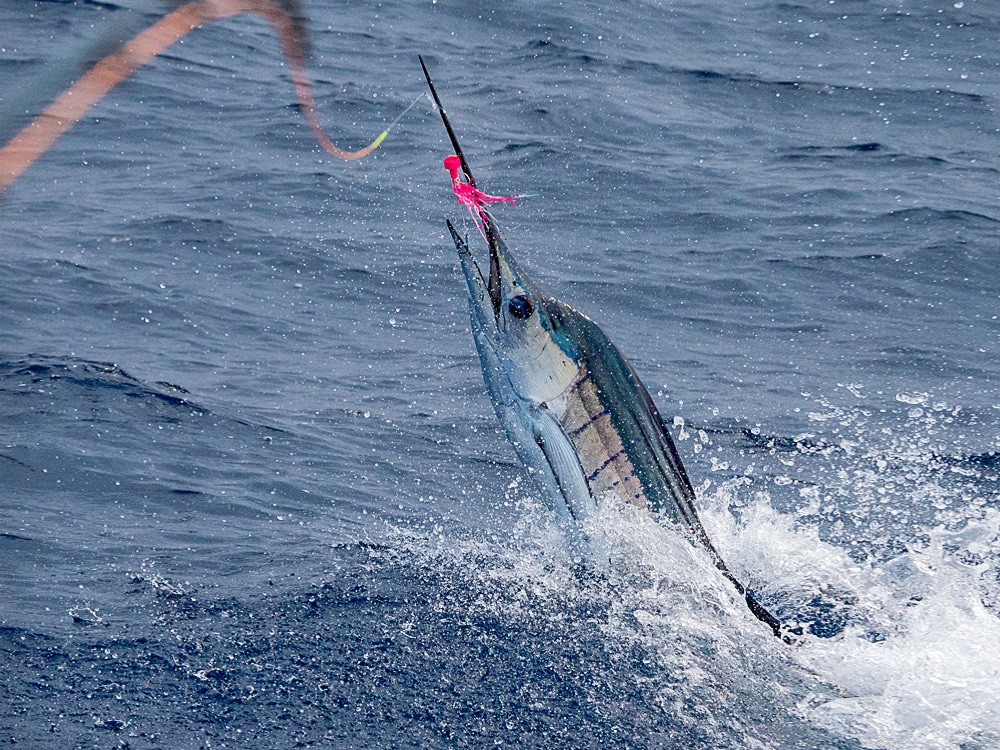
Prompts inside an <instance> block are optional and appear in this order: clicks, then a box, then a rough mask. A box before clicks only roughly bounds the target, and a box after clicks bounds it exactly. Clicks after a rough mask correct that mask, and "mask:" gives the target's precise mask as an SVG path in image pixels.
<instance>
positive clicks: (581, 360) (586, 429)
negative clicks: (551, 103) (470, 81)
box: [421, 60, 786, 637]
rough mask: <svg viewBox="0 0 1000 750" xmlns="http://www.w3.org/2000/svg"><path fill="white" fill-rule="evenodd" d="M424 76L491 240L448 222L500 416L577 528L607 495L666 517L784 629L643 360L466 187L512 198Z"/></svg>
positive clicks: (476, 215) (764, 617) (558, 508)
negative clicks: (699, 477) (730, 540)
mask: <svg viewBox="0 0 1000 750" xmlns="http://www.w3.org/2000/svg"><path fill="white" fill-rule="evenodd" d="M421 64H422V65H423V60H421ZM424 73H425V74H427V69H426V66H425V67H424ZM427 82H428V84H429V85H430V88H431V93H432V96H433V98H434V100H435V103H436V104H437V106H438V109H439V110H440V112H441V116H442V119H443V120H444V123H445V127H446V129H447V131H448V134H449V136H450V138H451V141H452V145H453V146H454V147H455V151H456V153H457V158H458V159H459V160H460V162H461V167H462V170H463V171H464V173H465V176H466V179H467V182H465V183H461V184H459V183H458V180H459V179H460V178H459V177H458V176H457V166H456V165H455V164H454V162H452V166H451V167H449V169H450V170H451V171H452V180H453V182H454V183H455V187H456V189H455V192H456V195H457V196H458V197H459V200H460V201H461V202H463V203H464V204H465V205H466V206H468V207H469V208H470V212H471V213H472V215H473V219H474V220H475V221H476V223H477V227H478V228H479V230H480V233H481V234H482V236H483V238H484V239H485V240H486V244H487V246H488V250H489V273H488V276H484V275H483V273H482V270H481V269H480V267H479V265H478V263H477V262H476V260H475V257H474V256H473V253H472V251H471V249H470V248H469V245H468V242H467V240H466V239H464V238H463V237H462V236H461V235H460V234H459V232H458V231H457V230H456V229H455V227H454V225H453V224H452V223H451V222H450V221H448V229H449V231H450V232H451V236H452V239H453V240H454V242H455V247H456V249H457V250H458V256H459V260H460V262H461V265H462V271H463V273H464V275H465V280H466V284H467V287H468V292H469V312H470V320H471V328H472V333H473V337H474V339H475V343H476V348H477V350H478V352H479V359H480V364H481V365H482V371H483V380H484V382H485V384H486V389H487V391H488V392H489V395H490V398H491V400H492V402H493V406H494V409H495V411H496V413H497V417H498V418H499V419H500V422H501V423H502V424H503V426H504V428H505V429H506V431H507V435H508V437H509V438H510V440H511V442H512V443H513V445H514V449H515V451H516V452H517V454H518V456H519V458H520V459H521V461H522V462H523V463H524V464H525V465H526V466H527V467H529V468H530V469H531V471H530V474H531V476H532V477H533V478H534V480H535V482H536V484H537V485H538V487H539V489H540V490H541V492H542V494H543V496H544V497H545V499H546V500H547V502H548V504H549V505H550V506H551V507H552V509H553V510H554V511H555V513H556V515H557V516H558V517H559V519H560V521H561V522H562V523H563V524H564V525H565V526H567V527H570V528H574V527H579V525H580V522H582V521H584V520H585V519H586V518H587V517H588V516H589V515H591V514H592V513H593V512H594V511H595V510H596V509H597V503H598V502H599V501H606V500H612V501H620V502H623V503H628V504H631V505H635V506H638V507H640V508H644V509H646V510H648V511H650V512H651V513H654V514H657V515H658V516H660V517H662V518H664V519H666V520H667V521H669V522H670V523H672V524H673V525H674V526H675V527H676V528H678V529H679V530H680V531H681V532H682V533H684V534H685V535H686V536H687V537H688V538H689V539H690V540H691V541H692V542H693V543H695V544H697V545H699V546H701V547H702V548H704V549H705V550H706V551H707V552H708V554H709V555H710V556H711V558H712V561H713V562H714V564H715V566H716V567H717V568H718V569H719V570H720V571H721V572H722V573H723V575H725V576H726V577H727V578H728V579H729V580H730V581H732V583H733V584H734V585H735V586H736V588H737V589H738V590H739V592H740V593H741V594H743V595H744V596H745V598H746V602H747V605H748V606H749V608H750V610H751V611H752V612H753V613H754V615H756V616H757V617H758V618H759V619H760V620H761V621H763V622H764V623H766V624H767V625H769V626H770V627H771V629H772V630H773V632H774V633H775V635H779V636H783V637H786V634H784V633H783V631H782V629H781V623H780V622H779V621H778V620H777V618H775V617H774V616H773V615H772V614H771V613H770V612H768V611H767V610H766V609H765V608H764V607H763V606H762V605H761V604H760V603H759V602H758V601H757V600H756V598H755V597H754V596H753V594H752V593H751V592H749V591H748V590H747V589H746V587H745V586H743V584H742V583H740V582H739V581H738V580H737V579H736V577H735V576H734V575H733V574H732V573H731V572H730V571H729V569H728V567H727V566H726V564H725V562H724V561H723V560H722V557H721V556H720V555H719V553H718V552H717V551H716V549H715V547H714V546H713V545H712V543H711V540H710V539H709V537H708V534H706V532H705V529H704V527H703V526H702V523H701V521H700V520H699V518H698V513H697V511H696V509H695V493H694V489H693V487H692V485H691V481H690V480H689V479H688V476H687V472H686V471H685V470H684V466H683V464H682V463H681V459H680V456H679V454H678V452H677V449H676V447H675V445H674V442H673V439H672V438H671V437H670V433H669V431H668V429H667V427H666V425H665V424H664V422H663V419H662V418H661V417H660V414H659V412H658V411H657V408H656V406H655V404H654V403H653V400H652V398H650V396H649V392H648V391H647V390H646V388H645V386H644V385H643V384H642V381H641V380H640V379H639V376H638V375H637V374H636V372H635V369H634V368H633V367H632V365H631V364H629V362H628V360H627V359H626V358H625V357H624V355H623V354H622V353H621V351H620V350H619V349H618V347H617V346H615V344H614V343H613V342H612V341H611V340H610V339H609V338H608V337H607V336H606V335H605V333H604V332H603V331H602V330H601V328H600V327H599V326H598V325H597V324H596V323H595V322H594V321H593V320H591V319H590V318H588V317H587V316H586V315H584V314H583V313H581V312H579V311H577V310H575V309H574V308H572V307H570V306H569V305H567V304H566V303H564V302H562V301H560V300H559V299H557V298H556V297H554V296H552V295H550V294H548V293H546V292H545V291H544V290H542V289H541V288H540V287H539V286H538V285H537V284H535V283H534V282H533V281H532V280H531V279H530V278H529V277H528V275H527V274H526V273H525V272H524V271H523V270H522V269H521V268H520V266H519V265H518V263H517V261H516V260H515V259H514V257H513V255H512V254H511V252H510V251H509V250H508V248H507V245H506V243H505V242H504V241H503V239H502V238H501V236H500V231H499V229H498V227H497V226H496V223H495V221H494V220H493V218H492V216H491V215H490V213H489V212H488V211H487V210H486V209H485V207H484V205H483V202H482V201H479V202H477V200H476V199H475V198H471V199H470V198H467V197H465V196H469V195H472V196H475V195H479V196H483V198H485V199H489V200H509V199H499V198H497V197H496V196H486V195H485V194H484V193H481V192H479V191H478V189H476V187H475V180H474V178H473V177H472V172H471V170H470V169H469V167H468V163H467V162H466V160H465V156H464V155H463V154H462V150H461V147H460V146H459V144H458V140H457V138H456V136H455V134H454V131H453V129H452V127H451V123H450V122H449V120H448V117H447V114H446V113H445V111H444V109H443V108H442V107H441V103H440V99H439V98H438V95H437V92H436V91H435V90H434V85H433V83H431V80H430V76H429V74H427ZM454 158H455V157H449V159H454ZM448 163H449V162H448V160H446V165H448ZM459 188H461V189H459Z"/></svg>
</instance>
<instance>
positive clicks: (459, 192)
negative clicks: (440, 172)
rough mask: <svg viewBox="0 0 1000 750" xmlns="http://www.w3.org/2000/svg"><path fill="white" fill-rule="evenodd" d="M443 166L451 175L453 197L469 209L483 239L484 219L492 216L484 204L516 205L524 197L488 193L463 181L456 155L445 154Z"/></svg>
mask: <svg viewBox="0 0 1000 750" xmlns="http://www.w3.org/2000/svg"><path fill="white" fill-rule="evenodd" d="M444 168H445V169H447V170H448V174H450V175H451V189H452V190H454V191H455V197H456V198H458V202H459V203H461V204H462V205H463V206H465V207H466V208H467V209H469V215H470V216H471V217H472V220H473V221H474V222H475V223H476V229H478V230H479V233H480V234H481V235H483V239H486V232H485V230H484V226H485V224H486V221H487V220H488V219H491V218H492V217H491V216H490V213H489V212H488V211H487V210H486V207H485V205H484V204H486V203H509V204H510V205H512V206H516V205H517V202H516V201H517V200H518V199H520V198H523V197H524V196H523V195H489V194H488V193H484V192H483V191H482V190H480V189H479V188H477V187H476V186H475V185H473V184H472V183H470V182H466V181H464V180H463V179H462V178H461V176H460V172H461V169H462V160H461V159H459V158H458V157H457V156H454V155H452V156H446V157H445V160H444ZM487 241H488V240H487Z"/></svg>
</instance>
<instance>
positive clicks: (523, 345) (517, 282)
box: [448, 222, 580, 405]
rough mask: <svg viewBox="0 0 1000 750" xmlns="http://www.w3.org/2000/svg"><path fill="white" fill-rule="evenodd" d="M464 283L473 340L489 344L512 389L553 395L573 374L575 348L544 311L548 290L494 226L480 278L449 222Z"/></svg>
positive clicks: (537, 397)
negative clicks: (530, 274)
mask: <svg viewBox="0 0 1000 750" xmlns="http://www.w3.org/2000/svg"><path fill="white" fill-rule="evenodd" d="M448 228H449V229H450V230H451V235H452V239H453V240H454V241H455V247H456V248H457V249H458V256H459V259H460V261H461V263H462V271H463V273H464V274H465V279H466V283H467V284H468V288H469V309H470V313H471V317H472V324H473V329H474V333H475V334H476V343H477V346H480V347H482V346H488V347H490V349H491V354H492V356H491V357H490V358H489V359H490V361H492V362H495V363H496V364H495V365H494V366H495V367H498V368H500V369H501V370H502V372H500V373H497V374H498V375H501V376H503V377H504V379H505V380H506V381H507V382H509V384H510V386H511V387H512V389H513V391H514V394H515V395H516V396H517V397H518V398H520V399H522V400H524V401H528V402H531V403H534V404H536V405H537V404H542V403H547V402H549V401H551V400H553V399H555V398H557V397H558V396H559V395H560V394H561V393H563V392H564V391H565V390H566V389H567V388H568V387H569V386H570V385H571V384H572V383H573V381H574V380H575V379H576V377H577V375H578V373H579V370H580V365H579V361H578V359H579V357H578V353H577V351H576V349H575V347H574V346H573V344H572V342H571V341H569V340H568V339H567V338H566V337H565V335H564V334H562V333H560V332H559V331H557V330H556V329H555V328H554V326H553V322H552V320H551V318H550V317H549V316H548V315H547V314H546V304H547V302H548V300H549V296H548V295H546V294H545V293H544V292H543V291H542V290H541V289H539V287H538V286H537V285H536V284H534V283H533V282H532V281H531V279H529V278H528V277H527V276H526V275H525V273H524V272H523V271H522V270H521V269H520V267H519V266H518V264H517V262H516V261H515V260H514V258H513V256H512V255H511V253H510V251H509V250H508V249H507V246H506V244H505V243H504V241H503V239H502V238H501V237H500V234H499V232H498V231H497V230H496V227H495V226H488V227H487V229H488V231H487V232H486V238H487V243H488V244H489V255H490V269H489V276H488V277H486V278H484V276H483V274H482V271H481V270H480V268H479V265H478V263H476V260H475V258H474V257H473V255H472V251H471V250H470V249H469V246H468V243H467V242H466V241H465V240H464V239H463V238H462V237H461V236H460V235H459V234H458V232H457V231H456V229H455V227H454V226H453V225H452V224H451V222H448Z"/></svg>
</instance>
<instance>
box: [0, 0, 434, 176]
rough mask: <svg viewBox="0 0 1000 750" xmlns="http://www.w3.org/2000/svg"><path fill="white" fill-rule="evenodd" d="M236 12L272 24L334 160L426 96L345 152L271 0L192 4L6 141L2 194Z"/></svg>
mask: <svg viewBox="0 0 1000 750" xmlns="http://www.w3.org/2000/svg"><path fill="white" fill-rule="evenodd" d="M240 13H252V14H254V15H257V16H260V17H262V18H264V19H265V20H267V21H268V23H270V24H271V28H273V29H274V31H275V32H276V33H277V35H278V40H279V41H280V43H281V48H282V51H283V52H284V55H285V59H286V60H287V61H288V67H289V70H290V73H291V77H292V84H293V85H294V86H295V94H296V96H297V97H298V100H299V105H300V107H301V110H302V116H303V117H305V119H306V122H307V123H308V125H309V128H310V130H311V131H312V134H313V137H314V138H315V139H316V141H317V142H318V143H319V145H320V146H322V147H323V149H324V150H325V151H326V152H327V153H328V154H330V155H331V156H335V157H337V158H338V159H344V160H346V161H354V160H357V159H361V158H362V157H364V156H367V155H368V154H370V153H371V152H372V151H374V150H375V149H376V148H378V146H379V144H380V143H382V141H384V140H385V138H386V136H388V135H389V131H390V130H391V129H392V127H393V125H395V124H396V123H397V122H399V120H400V119H401V118H402V117H403V115H405V114H406V113H407V112H409V111H410V109H412V108H413V106H414V105H415V104H416V103H417V102H418V101H419V100H420V99H421V98H422V97H423V96H424V95H423V94H421V95H420V96H419V97H417V99H415V100H414V102H413V103H412V104H410V106H409V107H407V108H406V109H405V110H404V111H403V113H402V114H400V115H399V117H397V118H396V119H395V120H393V121H392V124H390V125H389V127H387V128H386V129H385V130H383V131H382V132H381V133H380V134H379V136H378V137H377V138H376V139H375V140H374V141H372V142H371V143H370V144H368V145H367V146H365V147H364V148H361V149H358V150H357V151H347V150H344V149H342V148H339V147H338V146H337V145H335V144H334V143H333V141H331V140H330V138H329V136H327V134H326V131H324V130H323V126H322V125H320V122H319V117H318V116H317V114H316V107H315V104H314V101H313V95H312V86H311V85H310V83H309V77H308V75H307V74H306V69H305V51H304V44H303V40H302V36H301V34H300V33H299V30H298V28H297V27H296V24H295V21H294V20H293V19H292V17H291V16H290V15H289V14H288V12H286V11H285V10H284V9H282V8H281V7H280V6H278V5H277V4H276V3H275V2H274V0H195V1H194V2H189V3H187V4H185V5H182V6H181V7H180V8H177V9H176V10H174V11H172V12H171V13H168V14H167V15H166V16H164V17H163V18H161V19H160V20H159V21H157V22H156V23H155V24H153V25H152V26H150V27H149V28H148V29H146V30H144V31H142V32H140V33H139V34H137V35H136V36H135V37H133V38H132V39H131V40H129V41H128V42H126V43H125V45H123V46H122V47H121V49H119V50H117V51H116V52H113V53H111V54H110V55H108V56H107V57H104V58H102V59H101V60H100V61H99V62H98V63H97V64H96V65H94V66H93V67H92V68H90V69H89V70H88V71H87V72H86V73H84V74H83V76H81V77H80V79H79V80H77V81H76V82H75V83H74V84H73V85H72V86H70V87H69V88H68V89H66V91H64V92H63V93H62V94H60V95H59V96H58V97H57V98H56V100H55V101H54V102H52V104H50V105H49V106H48V107H46V108H45V110H44V111H43V112H42V113H41V114H39V115H38V116H37V117H36V118H35V119H34V120H32V121H31V122H30V123H29V124H28V125H27V126H26V127H25V128H24V129H22V130H21V131H20V132H19V133H18V134H17V135H15V136H14V137H13V138H12V139H11V140H10V142H9V143H8V144H7V145H6V146H4V147H3V148H2V149H0V192H2V191H3V190H5V189H6V188H7V187H8V186H9V185H10V184H11V183H12V182H13V181H14V180H15V179H17V178H18V177H19V176H20V175H21V173H22V172H24V170H26V169H27V168H28V167H29V166H31V165H32V164H33V163H34V162H35V160H36V159H38V157H40V156H41V155H42V154H44V153H45V152H46V151H47V150H48V149H49V148H50V147H51V146H52V144H53V143H55V141H56V140H57V139H58V138H59V136H61V135H62V134H63V133H65V132H66V131H67V130H68V129H69V128H70V127H72V126H73V125H74V124H75V123H76V122H78V121H79V120H80V119H81V118H82V117H83V116H84V115H85V114H86V113H87V111H88V110H89V109H90V108H91V107H92V106H94V105H95V104H96V103H97V102H99V101H100V100H101V99H102V98H103V97H104V96H105V95H106V94H107V93H108V92H109V91H111V89H113V88H114V87H115V86H117V85H118V84H119V83H121V82H122V81H124V80H125V79H126V78H128V77H129V76H130V75H132V73H134V72H135V71H136V70H137V69H138V68H140V67H142V66H143V65H145V64H146V63H147V62H149V61H150V60H151V59H152V58H154V57H155V56H156V55H158V54H160V53H161V52H163V51H164V50H165V49H166V48H167V47H169V46H170V45H172V44H173V43H174V42H176V41H178V40H179V39H181V38H182V37H183V36H185V35H186V34H187V33H188V32H190V31H193V30H194V29H196V28H198V27H200V26H204V25H205V24H207V23H210V22H212V21H218V20H221V19H224V18H228V17H230V16H234V15H237V14H240Z"/></svg>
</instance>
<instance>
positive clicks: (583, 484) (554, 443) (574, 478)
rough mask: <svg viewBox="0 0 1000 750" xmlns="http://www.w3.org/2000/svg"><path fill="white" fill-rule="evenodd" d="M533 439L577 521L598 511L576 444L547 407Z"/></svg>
mask: <svg viewBox="0 0 1000 750" xmlns="http://www.w3.org/2000/svg"><path fill="white" fill-rule="evenodd" d="M533 417H534V418H533V419H532V423H531V435H532V437H533V438H534V440H535V444H536V445H537V446H538V448H539V449H540V450H541V451H542V454H543V455H544V456H545V461H546V463H547V464H548V467H549V471H550V473H551V477H552V480H553V481H554V483H555V485H556V487H557V488H558V490H559V493H560V494H561V495H562V497H563V499H564V500H565V502H566V508H567V510H568V511H569V513H570V515H571V516H573V518H574V519H575V520H577V521H579V520H581V519H583V518H584V517H586V516H587V515H588V514H589V513H590V512H591V511H593V510H594V509H595V508H596V504H595V503H594V498H593V496H592V495H591V494H590V486H589V485H588V484H587V478H586V476H585V475H584V473H583V466H582V465H581V464H580V457H579V456H578V455H577V453H576V448H575V447H574V445H573V441H572V440H570V438H569V435H567V434H566V430H564V429H563V426H562V425H561V424H560V423H559V421H558V420H557V419H556V418H555V417H554V416H553V415H552V414H551V412H549V410H548V409H546V408H545V407H544V406H543V407H542V408H540V409H538V410H537V412H536V413H535V414H534V415H533Z"/></svg>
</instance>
